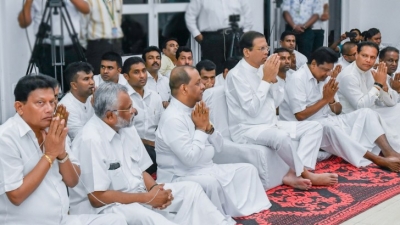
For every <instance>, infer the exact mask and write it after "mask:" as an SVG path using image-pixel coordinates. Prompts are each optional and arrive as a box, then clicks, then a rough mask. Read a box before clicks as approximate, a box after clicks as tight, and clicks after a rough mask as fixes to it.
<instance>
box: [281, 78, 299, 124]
mask: <svg viewBox="0 0 400 225" xmlns="http://www.w3.org/2000/svg"><path fill="white" fill-rule="evenodd" d="M294 72H295V71H294V70H289V71H287V72H286V79H285V80H284V79H282V78H280V77H279V76H276V79H277V80H278V83H277V84H278V85H279V87H280V88H282V89H283V90H284V91H285V92H284V98H283V101H282V103H281V104H280V105H279V120H283V121H296V117H295V116H294V115H293V113H292V110H291V108H290V105H289V97H288V96H287V93H286V86H287V80H288V78H289V76H291V75H292V74H293V73H294Z"/></svg>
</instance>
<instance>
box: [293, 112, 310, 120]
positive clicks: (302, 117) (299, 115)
mask: <svg viewBox="0 0 400 225" xmlns="http://www.w3.org/2000/svg"><path fill="white" fill-rule="evenodd" d="M294 116H295V117H296V119H297V120H298V121H303V120H306V119H307V117H305V116H304V115H302V114H300V113H296V114H294Z"/></svg>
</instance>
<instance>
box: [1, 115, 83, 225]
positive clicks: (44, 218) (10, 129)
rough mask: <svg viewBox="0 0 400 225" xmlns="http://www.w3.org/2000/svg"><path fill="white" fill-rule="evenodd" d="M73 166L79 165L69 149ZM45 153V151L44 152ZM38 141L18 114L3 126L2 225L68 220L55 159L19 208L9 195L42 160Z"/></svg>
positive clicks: (58, 222)
mask: <svg viewBox="0 0 400 225" xmlns="http://www.w3.org/2000/svg"><path fill="white" fill-rule="evenodd" d="M65 148H66V151H67V152H68V154H69V158H70V160H71V162H72V163H74V164H76V165H79V163H78V162H77V161H76V160H75V158H74V156H73V154H72V153H71V151H70V149H69V145H67V144H66V145H65ZM44 152H45V150H44ZM42 156H43V153H42V150H41V149H40V147H39V144H38V140H37V138H36V136H35V134H34V132H33V131H32V129H31V128H30V127H29V125H28V124H27V123H26V122H25V121H24V120H23V119H22V118H21V117H20V116H19V115H18V114H15V116H14V117H11V118H10V119H8V120H7V121H6V122H5V123H4V124H3V125H1V126H0V221H1V223H2V224H49V225H50V224H55V223H57V224H62V223H63V221H65V220H66V217H68V209H69V200H68V193H67V189H66V187H65V183H64V182H63V181H62V176H61V174H60V172H59V169H60V168H59V164H58V162H57V161H56V160H54V162H53V165H52V167H51V168H50V169H49V171H48V172H47V174H46V176H45V178H44V179H43V180H42V182H41V183H40V185H39V186H38V187H37V188H36V189H35V190H34V191H33V192H32V194H30V195H29V197H28V198H26V199H25V200H24V201H23V203H22V204H21V205H19V206H15V205H14V204H12V203H11V202H10V200H9V199H8V197H7V195H6V192H9V191H13V190H15V189H17V188H19V187H21V185H22V184H23V178H24V177H25V176H26V175H27V174H28V173H30V172H31V171H32V170H33V168H34V167H35V166H36V165H37V163H38V162H39V160H40V159H41V158H42Z"/></svg>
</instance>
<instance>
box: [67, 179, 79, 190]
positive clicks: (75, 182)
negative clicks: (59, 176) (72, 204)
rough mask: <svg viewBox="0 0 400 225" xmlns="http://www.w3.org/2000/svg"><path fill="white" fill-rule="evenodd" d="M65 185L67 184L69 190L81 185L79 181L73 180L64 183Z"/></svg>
mask: <svg viewBox="0 0 400 225" xmlns="http://www.w3.org/2000/svg"><path fill="white" fill-rule="evenodd" d="M64 183H65V185H67V187H69V188H73V187H75V186H76V185H78V183H79V179H73V180H70V181H68V182H67V181H64Z"/></svg>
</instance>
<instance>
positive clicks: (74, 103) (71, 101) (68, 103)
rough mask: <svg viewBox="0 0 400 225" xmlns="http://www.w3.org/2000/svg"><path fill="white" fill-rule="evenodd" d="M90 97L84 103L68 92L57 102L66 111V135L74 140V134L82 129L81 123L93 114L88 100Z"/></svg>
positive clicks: (83, 123)
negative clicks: (67, 114) (67, 113)
mask: <svg viewBox="0 0 400 225" xmlns="http://www.w3.org/2000/svg"><path fill="white" fill-rule="evenodd" d="M90 99H91V98H88V99H87V100H86V102H85V103H83V102H81V101H79V100H78V99H77V98H75V96H73V95H72V94H71V92H68V93H67V94H66V95H65V96H64V97H63V98H62V99H61V101H60V102H59V103H58V104H59V105H60V104H63V105H64V106H65V107H66V108H67V111H68V112H69V116H68V136H69V137H70V138H71V140H74V138H75V136H76V135H77V134H78V132H79V131H80V130H81V129H82V127H83V125H85V123H86V122H87V121H88V120H89V119H90V117H92V116H93V114H94V109H93V107H92V104H91V102H90Z"/></svg>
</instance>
